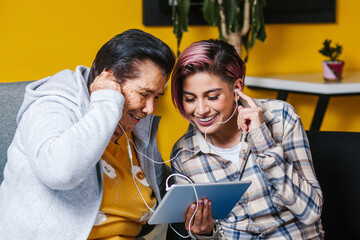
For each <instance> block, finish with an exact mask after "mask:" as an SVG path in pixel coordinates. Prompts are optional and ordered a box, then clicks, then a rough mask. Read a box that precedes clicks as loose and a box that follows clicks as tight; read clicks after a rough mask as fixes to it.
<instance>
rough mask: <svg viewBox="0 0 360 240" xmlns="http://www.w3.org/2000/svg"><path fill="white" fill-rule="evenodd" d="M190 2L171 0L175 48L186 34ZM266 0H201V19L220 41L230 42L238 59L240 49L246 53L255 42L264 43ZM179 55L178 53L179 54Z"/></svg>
mask: <svg viewBox="0 0 360 240" xmlns="http://www.w3.org/2000/svg"><path fill="white" fill-rule="evenodd" d="M190 5H191V0H172V8H173V9H172V20H173V29H174V33H175V35H176V37H177V40H178V49H179V46H180V43H181V39H182V35H183V33H184V32H187V31H188V14H189V8H190ZM265 6H266V0H256V1H254V0H204V1H203V4H202V17H203V18H204V20H205V21H206V22H207V23H208V25H210V26H217V27H218V30H219V38H220V39H222V40H225V41H229V43H230V44H232V45H233V46H234V47H235V48H236V50H237V52H238V53H239V55H240V56H241V47H244V49H245V50H246V53H247V54H246V56H245V57H244V60H245V61H247V58H248V53H249V50H250V49H251V48H252V47H253V46H254V44H255V41H256V39H258V40H260V41H262V42H263V41H265V38H266V32H265V21H264V15H263V8H264V7H265ZM178 53H179V51H178Z"/></svg>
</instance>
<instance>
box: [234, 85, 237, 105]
mask: <svg viewBox="0 0 360 240" xmlns="http://www.w3.org/2000/svg"><path fill="white" fill-rule="evenodd" d="M234 95H235V100H234V101H235V102H237V98H236V96H237V88H235V89H234Z"/></svg>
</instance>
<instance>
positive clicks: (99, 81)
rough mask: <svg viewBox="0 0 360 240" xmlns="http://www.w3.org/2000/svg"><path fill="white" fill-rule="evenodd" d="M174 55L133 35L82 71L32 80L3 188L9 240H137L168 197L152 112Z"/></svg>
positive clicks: (2, 230) (1, 230) (2, 225)
mask: <svg viewBox="0 0 360 240" xmlns="http://www.w3.org/2000/svg"><path fill="white" fill-rule="evenodd" d="M174 62H175V58H174V55H173V52H172V51H171V49H170V48H169V47H168V46H167V45H166V44H165V43H163V42H162V41H160V40H159V39H157V38H155V37H154V36H152V35H150V34H147V33H145V32H143V31H140V30H135V29H132V30H128V31H125V32H123V33H121V34H119V35H117V36H115V37H114V38H112V39H111V40H110V41H109V42H107V43H106V44H105V45H104V46H103V47H102V48H101V49H100V50H99V52H98V53H97V55H96V58H95V60H94V63H93V65H92V67H91V69H88V68H86V67H83V66H78V67H77V68H76V70H75V71H74V72H73V71H70V70H64V71H61V72H59V73H57V74H55V75H54V76H51V77H47V78H44V79H42V80H39V81H36V82H34V83H32V84H30V85H29V86H28V87H27V88H26V93H25V98H24V102H23V104H22V106H21V109H20V111H19V114H18V117H17V122H18V128H17V131H16V133H15V137H14V140H13V142H12V144H11V146H10V148H9V150H8V162H7V165H6V167H5V170H4V181H3V183H2V185H1V188H0V209H1V211H0V236H1V237H0V238H1V239H69V240H75V239H117V240H118V239H119V240H120V239H135V237H136V236H138V234H139V233H140V232H141V230H142V227H143V226H144V224H145V222H146V220H147V219H148V216H149V214H150V211H152V210H153V209H154V208H155V206H156V204H157V202H158V201H160V200H161V196H162V194H163V189H164V185H163V183H164V180H163V179H164V177H165V176H166V175H167V170H166V165H165V164H154V163H153V162H149V161H147V160H145V159H144V157H142V155H139V156H138V155H137V154H136V152H134V147H133V144H134V146H135V147H136V148H137V149H138V150H139V151H141V153H143V154H145V155H148V156H150V157H151V158H152V159H154V160H155V161H158V162H162V159H161V156H160V153H159V151H158V149H157V144H156V139H155V135H156V131H157V127H158V123H159V119H158V118H157V117H155V116H153V115H152V113H153V111H154V109H155V107H156V105H157V103H158V100H159V97H160V96H162V95H163V92H164V85H165V83H166V81H167V79H168V76H169V75H170V73H171V70H172V68H173V65H174Z"/></svg>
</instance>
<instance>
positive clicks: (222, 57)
mask: <svg viewBox="0 0 360 240" xmlns="http://www.w3.org/2000/svg"><path fill="white" fill-rule="evenodd" d="M245 70H246V67H245V63H244V62H243V60H241V58H240V56H239V55H238V54H237V52H236V50H235V48H234V47H233V46H232V45H230V44H228V43H227V42H225V41H222V40H214V39H210V40H203V41H199V42H195V43H193V44H191V45H190V46H189V47H187V48H186V49H185V50H184V51H183V52H182V53H181V54H180V56H179V58H178V60H177V62H176V64H175V68H174V71H173V73H172V80H171V97H172V101H173V104H174V105H175V107H177V108H178V109H179V111H180V113H181V114H182V115H183V116H185V110H184V105H183V82H184V80H185V78H186V77H188V76H189V75H192V74H195V73H199V72H207V73H210V74H214V75H216V76H219V77H220V79H222V80H223V81H225V82H227V83H228V84H229V87H230V88H232V86H233V84H234V83H235V81H236V80H237V79H239V78H241V79H242V82H243V84H244V81H245Z"/></svg>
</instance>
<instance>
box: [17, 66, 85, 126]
mask: <svg viewBox="0 0 360 240" xmlns="http://www.w3.org/2000/svg"><path fill="white" fill-rule="evenodd" d="M89 73H90V69H89V68H87V67H84V66H78V67H76V69H75V71H71V70H69V69H66V70H63V71H61V72H59V73H56V74H55V75H53V76H50V77H46V78H43V79H40V80H38V81H35V82H32V83H30V84H29V85H28V86H27V87H26V89H25V95H24V101H23V103H22V105H21V107H20V110H19V113H18V115H17V118H16V121H17V124H19V122H20V120H21V118H22V116H23V114H24V113H25V111H26V110H27V109H28V108H29V107H30V106H31V105H32V104H34V103H35V102H40V101H46V100H49V99H51V100H52V101H54V100H55V101H59V102H61V103H62V104H64V103H65V104H70V105H73V106H74V105H76V106H77V109H80V111H81V113H82V115H83V114H85V113H86V112H87V111H88V109H89V105H90V104H89V103H90V95H89V91H88V87H87V82H88V76H89ZM65 100H66V101H65ZM73 106H69V108H70V109H71V108H73ZM77 115H78V114H77Z"/></svg>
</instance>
